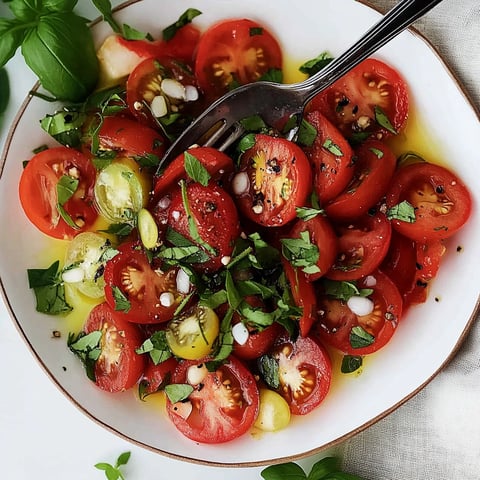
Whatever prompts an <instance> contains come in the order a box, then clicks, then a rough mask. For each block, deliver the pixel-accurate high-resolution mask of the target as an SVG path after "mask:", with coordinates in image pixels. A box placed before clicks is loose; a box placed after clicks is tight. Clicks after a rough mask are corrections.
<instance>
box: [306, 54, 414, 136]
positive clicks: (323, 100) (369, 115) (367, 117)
mask: <svg viewBox="0 0 480 480" xmlns="http://www.w3.org/2000/svg"><path fill="white" fill-rule="evenodd" d="M408 103H409V102H408V89H407V85H406V83H405V81H404V80H403V79H402V78H401V77H400V75H399V74H398V72H396V71H395V70H394V69H393V68H392V67H390V66H388V65H386V64H385V63H383V62H381V61H380V60H376V59H373V58H369V59H367V60H365V61H363V62H362V63H360V64H359V65H357V66H356V67H355V68H353V69H352V70H351V71H350V72H348V73H347V74H346V75H344V76H343V77H342V78H341V79H340V80H338V81H337V82H335V83H334V84H333V85H332V86H331V87H329V88H327V89H326V90H324V91H323V92H321V93H320V94H318V95H317V96H316V97H315V98H314V99H313V101H312V104H311V107H310V108H311V109H312V110H320V111H321V112H322V113H323V114H324V115H325V116H326V117H327V118H328V119H329V120H330V121H331V122H332V123H333V124H334V125H336V126H337V127H338V128H339V129H340V131H341V132H342V133H343V134H344V135H345V136H346V137H347V138H351V137H352V136H353V137H354V136H355V135H360V136H362V137H367V136H372V137H373V138H376V139H381V138H385V137H387V136H390V135H392V133H394V132H399V131H401V130H402V128H403V127H404V126H405V123H406V120H407V117H408ZM383 116H385V117H386V118H387V119H388V122H389V123H390V125H389V128H386V127H385V122H384V120H383V119H382V117H383Z"/></svg>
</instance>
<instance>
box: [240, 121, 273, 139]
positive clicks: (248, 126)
mask: <svg viewBox="0 0 480 480" xmlns="http://www.w3.org/2000/svg"><path fill="white" fill-rule="evenodd" d="M240 125H241V126H242V127H243V128H244V129H245V130H246V131H247V132H258V131H261V130H264V129H266V128H267V124H266V123H265V122H264V121H263V118H262V117H261V116H260V115H252V116H250V117H246V118H244V119H242V120H240ZM253 138H255V137H254V136H253ZM252 147H253V145H252Z"/></svg>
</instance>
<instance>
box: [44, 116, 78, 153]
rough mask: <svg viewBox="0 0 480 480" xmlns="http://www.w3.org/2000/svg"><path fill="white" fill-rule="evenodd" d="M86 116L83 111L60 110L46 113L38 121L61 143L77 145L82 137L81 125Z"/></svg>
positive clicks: (68, 145) (71, 145) (70, 145)
mask: <svg viewBox="0 0 480 480" xmlns="http://www.w3.org/2000/svg"><path fill="white" fill-rule="evenodd" d="M86 118H87V117H86V115H85V114H84V113H83V112H78V111H69V110H62V111H60V112H57V113H55V114H53V115H49V114H47V115H46V116H45V117H44V118H42V120H41V121H40V126H41V127H42V129H43V130H45V132H47V133H48V134H49V135H50V136H52V137H53V138H54V139H55V140H57V142H59V143H61V144H62V145H65V146H67V147H77V146H78V145H80V142H81V139H82V126H83V124H84V122H85V120H86Z"/></svg>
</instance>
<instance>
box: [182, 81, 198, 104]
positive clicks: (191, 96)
mask: <svg viewBox="0 0 480 480" xmlns="http://www.w3.org/2000/svg"><path fill="white" fill-rule="evenodd" d="M199 96H200V95H199V93H198V90H197V87H195V86H193V85H187V86H186V87H185V100H186V101H187V102H195V101H196V100H198V98H199Z"/></svg>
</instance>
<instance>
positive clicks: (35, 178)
mask: <svg viewBox="0 0 480 480" xmlns="http://www.w3.org/2000/svg"><path fill="white" fill-rule="evenodd" d="M63 175H67V176H72V178H76V179H77V180H78V181H79V183H78V187H77V189H76V191H75V193H74V194H73V196H72V197H71V198H70V199H69V200H68V201H67V202H66V203H65V204H64V205H63V208H64V209H65V211H66V212H67V214H69V216H70V218H71V219H72V220H73V221H74V222H75V223H76V224H77V226H78V229H75V228H72V227H71V226H70V225H68V224H67V223H66V222H65V220H63V218H62V217H61V216H60V213H59V211H58V208H57V204H58V196H57V184H58V182H59V180H60V179H61V177H62V176H63ZM95 176H96V170H95V167H94V166H93V164H92V163H91V161H90V159H89V158H88V157H86V156H85V155H83V154H82V153H80V152H78V151H76V150H73V149H71V148H67V147H56V148H49V149H47V150H44V151H42V152H40V153H37V154H36V155H35V156H34V157H33V158H32V159H31V160H30V161H29V162H28V163H27V165H26V167H25V168H24V170H23V172H22V176H21V177H20V183H19V197H20V202H21V205H22V208H23V210H24V212H25V215H26V216H27V217H28V219H29V220H30V221H31V222H32V223H33V224H34V225H35V226H36V227H37V228H38V229H39V230H40V231H41V232H43V233H45V234H46V235H48V236H50V237H53V238H59V239H65V240H67V239H71V238H73V237H74V236H75V235H76V234H77V233H79V232H83V231H85V230H88V229H89V228H90V227H91V226H92V224H93V223H94V222H95V220H96V219H97V216H98V214H97V211H96V210H95V207H94V205H93V203H94V198H93V186H94V183H95Z"/></svg>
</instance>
